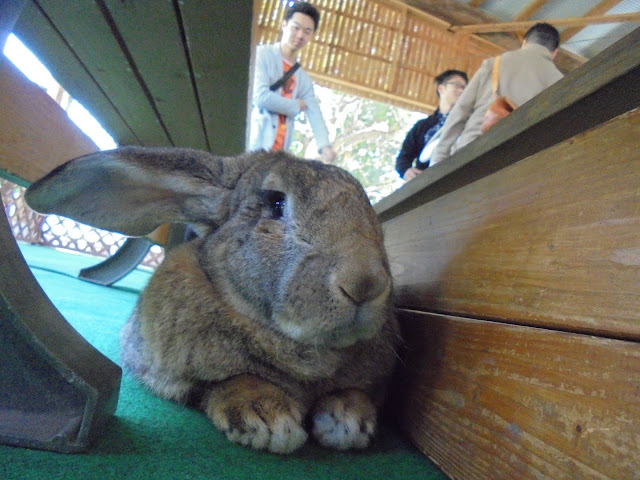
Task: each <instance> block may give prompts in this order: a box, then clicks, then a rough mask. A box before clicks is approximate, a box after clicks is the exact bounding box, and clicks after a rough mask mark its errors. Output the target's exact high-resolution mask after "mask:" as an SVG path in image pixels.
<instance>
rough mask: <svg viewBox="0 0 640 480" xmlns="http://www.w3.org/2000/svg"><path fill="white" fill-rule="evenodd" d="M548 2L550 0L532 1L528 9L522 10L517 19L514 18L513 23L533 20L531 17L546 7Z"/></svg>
mask: <svg viewBox="0 0 640 480" xmlns="http://www.w3.org/2000/svg"><path fill="white" fill-rule="evenodd" d="M548 2H549V0H532V1H531V2H530V3H529V4H528V5H527V6H526V7H524V8H523V9H522V10H520V12H519V13H518V14H517V15H516V16H515V17H513V21H514V22H518V21H520V20H528V19H529V18H531V15H533V14H534V13H536V12H537V11H538V10H540V9H541V8H542V7H544V6H545V5H546V4H547V3H548Z"/></svg>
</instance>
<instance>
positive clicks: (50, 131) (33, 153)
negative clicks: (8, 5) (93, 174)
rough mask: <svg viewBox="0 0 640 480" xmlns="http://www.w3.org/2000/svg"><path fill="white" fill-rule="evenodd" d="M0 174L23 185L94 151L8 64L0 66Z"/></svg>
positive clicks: (55, 106)
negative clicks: (72, 159)
mask: <svg viewBox="0 0 640 480" xmlns="http://www.w3.org/2000/svg"><path fill="white" fill-rule="evenodd" d="M0 111H1V112H2V115H0V174H2V175H3V176H6V177H7V178H9V179H11V180H12V181H15V182H17V183H20V184H22V185H25V184H27V183H30V182H33V181H35V180H37V179H39V178H40V177H42V176H44V175H45V174H46V173H48V172H49V171H51V170H53V169H54V168H55V167H57V166H58V165H60V164H62V163H64V162H65V161H67V160H69V159H71V158H75V157H79V156H81V155H85V154H87V153H93V152H96V151H98V147H97V146H96V145H95V144H94V143H93V141H91V139H90V138H89V137H87V136H86V135H85V134H84V133H82V131H81V130H80V129H79V128H78V127H77V126H76V125H75V123H73V122H72V121H71V119H69V116H68V115H67V113H66V112H65V111H64V110H62V108H60V106H59V105H58V104H57V103H56V102H55V101H54V100H53V99H52V98H51V97H50V96H49V95H47V94H46V93H45V92H44V91H43V90H42V89H41V88H40V87H38V86H37V85H36V84H35V83H33V82H31V81H29V80H28V79H27V78H26V77H25V76H24V75H23V74H22V72H20V71H19V70H18V69H17V68H16V67H15V66H14V65H13V64H12V63H11V62H9V61H4V62H2V64H1V65H0Z"/></svg>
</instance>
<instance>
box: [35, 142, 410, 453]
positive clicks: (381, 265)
mask: <svg viewBox="0 0 640 480" xmlns="http://www.w3.org/2000/svg"><path fill="white" fill-rule="evenodd" d="M26 198H27V201H28V203H29V205H31V206H32V207H33V208H34V209H35V210H37V211H40V212H43V213H57V214H60V215H64V216H67V217H71V218H73V219H76V220H78V221H81V222H84V223H87V224H90V225H93V226H96V227H99V228H104V229H108V230H113V231H119V232H121V233H123V234H125V235H132V236H136V235H144V234H147V233H149V232H151V231H152V230H153V229H154V228H156V227H157V226H159V225H161V224H163V223H169V222H185V223H188V224H190V225H194V226H196V228H197V231H198V233H199V236H198V238H196V239H194V240H192V241H190V242H187V243H184V244H182V245H180V246H179V247H176V248H175V249H173V250H171V251H170V252H169V253H168V255H167V258H166V260H165V261H164V263H163V264H162V265H161V266H160V267H159V268H158V269H157V271H156V272H155V274H154V275H153V276H152V278H151V280H150V281H149V284H148V286H147V287H146V289H145V290H144V292H143V293H142V294H141V296H140V299H139V302H138V305H137V307H136V309H135V311H134V312H133V314H132V315H131V317H130V319H129V321H128V322H127V323H126V324H125V326H124V327H123V330H122V362H123V365H124V367H125V368H126V369H127V370H129V371H130V372H131V373H132V374H133V375H134V376H135V377H137V378H138V379H139V380H140V381H142V382H143V383H144V384H145V385H147V386H148V387H149V388H150V389H151V390H152V391H154V392H155V393H156V394H158V395H160V396H161V397H164V398H169V399H172V400H175V401H178V402H183V403H187V404H190V405H194V406H197V407H198V408H200V409H202V410H203V411H204V412H206V414H207V415H208V416H209V418H210V419H211V420H212V421H213V423H214V424H215V425H216V426H217V427H218V428H219V429H220V430H222V431H223V432H225V434H226V435H227V437H228V438H229V439H230V440H232V441H234V442H238V443H241V444H244V445H249V446H251V447H254V448H258V449H267V450H270V451H272V452H277V453H288V452H292V451H293V450H295V449H297V448H299V447H300V446H301V445H302V444H304V443H305V441H306V439H307V435H308V434H307V430H306V427H308V428H309V430H310V431H311V433H312V434H313V436H314V437H315V438H316V439H317V440H318V441H319V442H320V443H321V444H322V445H325V446H328V447H333V448H338V449H348V448H353V447H355V448H363V447H366V446H367V445H368V444H369V443H370V440H371V438H372V436H373V435H374V432H375V428H376V419H377V413H378V411H379V409H380V407H381V404H382V402H383V399H384V397H385V389H386V384H387V380H388V378H389V376H390V374H391V372H392V369H393V366H394V361H395V358H396V354H395V349H396V347H397V345H398V343H399V341H400V339H399V331H398V325H397V322H396V318H395V316H394V309H393V304H392V289H391V276H390V272H389V264H388V260H387V257H386V254H385V251H384V246H383V238H382V231H381V228H380V225H379V223H378V221H377V218H376V215H375V213H374V211H373V209H372V208H371V205H370V203H369V201H368V199H367V197H366V195H365V192H364V190H363V189H362V187H361V186H360V184H359V183H358V182H357V181H356V180H355V179H354V178H353V177H352V176H351V175H349V174H348V173H347V172H345V171H344V170H341V169H339V168H337V167H334V166H331V165H325V164H322V163H319V162H314V161H309V160H301V159H297V158H295V157H293V156H291V155H289V154H285V153H272V152H269V153H268V152H255V153H250V154H244V155H242V156H239V157H237V158H221V157H215V156H212V155H210V154H208V153H206V152H202V151H197V150H188V149H178V148H167V149H161V148H141V147H126V148H120V149H117V150H113V151H106V152H100V153H96V154H92V155H88V156H85V157H81V158H79V159H75V160H72V161H70V162H68V163H66V164H64V165H62V166H61V167H59V168H57V169H56V170H54V171H53V172H51V173H50V174H49V175H47V176H46V177H44V178H43V179H41V180H39V181H38V182H36V183H34V184H33V185H32V186H31V187H30V188H29V189H28V191H27V194H26Z"/></svg>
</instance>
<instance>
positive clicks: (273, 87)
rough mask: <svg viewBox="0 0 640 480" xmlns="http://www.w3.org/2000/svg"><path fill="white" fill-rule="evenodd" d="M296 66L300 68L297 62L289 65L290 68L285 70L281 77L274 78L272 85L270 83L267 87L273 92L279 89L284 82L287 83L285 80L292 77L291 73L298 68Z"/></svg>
mask: <svg viewBox="0 0 640 480" xmlns="http://www.w3.org/2000/svg"><path fill="white" fill-rule="evenodd" d="M298 68H300V64H299V63H298V62H296V63H294V64H293V65H291V68H290V69H289V70H287V72H286V73H285V74H284V75H283V76H282V77H280V78H279V79H278V80H276V81H275V82H274V83H273V85H271V86H270V87H269V90H271V91H272V92H275V91H276V90H277V89H279V88H280V87H281V86H283V85H284V84H285V83H287V80H289V79H290V78H291V77H292V75H293V74H294V73H296V70H298Z"/></svg>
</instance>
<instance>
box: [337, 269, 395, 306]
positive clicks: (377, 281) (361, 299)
mask: <svg viewBox="0 0 640 480" xmlns="http://www.w3.org/2000/svg"><path fill="white" fill-rule="evenodd" d="M335 281H336V285H337V286H338V288H339V289H340V291H342V293H343V294H344V295H346V296H347V297H349V298H350V299H351V301H352V302H353V303H355V304H356V305H361V304H363V303H366V302H369V301H371V300H374V299H376V298H378V297H379V296H380V295H382V294H384V293H386V292H387V291H388V287H389V283H390V279H389V275H388V274H387V272H386V271H385V270H384V268H382V265H371V266H366V267H354V266H352V265H346V266H345V267H344V268H342V269H341V270H340V272H339V273H338V275H337V276H336V279H335Z"/></svg>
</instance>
